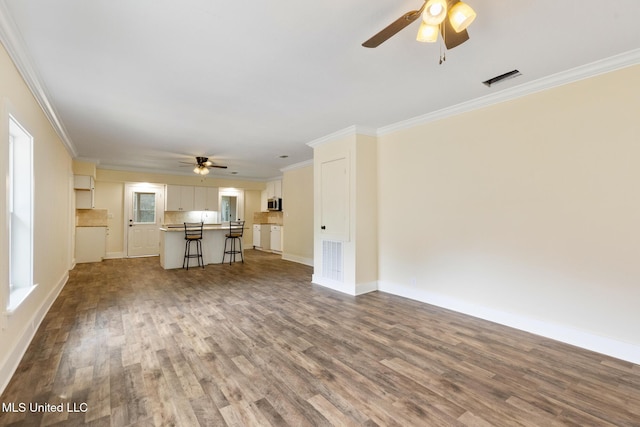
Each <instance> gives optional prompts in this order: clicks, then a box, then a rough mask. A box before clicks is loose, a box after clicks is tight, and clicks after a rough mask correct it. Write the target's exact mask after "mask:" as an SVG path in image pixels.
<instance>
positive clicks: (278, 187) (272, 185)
mask: <svg viewBox="0 0 640 427" xmlns="http://www.w3.org/2000/svg"><path fill="white" fill-rule="evenodd" d="M274 197H275V198H281V197H282V180H280V179H278V180H275V181H268V182H267V199H272V198H274Z"/></svg>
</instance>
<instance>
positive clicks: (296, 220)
mask: <svg viewBox="0 0 640 427" xmlns="http://www.w3.org/2000/svg"><path fill="white" fill-rule="evenodd" d="M282 200H283V207H284V212H283V214H282V216H283V226H284V231H283V233H284V237H283V242H282V244H283V248H282V258H284V259H287V260H290V261H296V262H300V263H302V264H306V265H313V164H309V165H307V166H304V167H300V168H296V169H291V170H287V171H285V172H284V174H283V176H282Z"/></svg>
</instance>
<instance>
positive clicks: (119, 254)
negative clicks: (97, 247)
mask: <svg viewBox="0 0 640 427" xmlns="http://www.w3.org/2000/svg"><path fill="white" fill-rule="evenodd" d="M125 257H126V255H125V253H124V252H107V254H106V255H105V257H104V259H120V258H125Z"/></svg>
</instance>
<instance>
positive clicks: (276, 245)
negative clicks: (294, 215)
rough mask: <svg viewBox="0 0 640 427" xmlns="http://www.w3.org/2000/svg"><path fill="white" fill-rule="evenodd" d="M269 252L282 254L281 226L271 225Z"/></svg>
mask: <svg viewBox="0 0 640 427" xmlns="http://www.w3.org/2000/svg"><path fill="white" fill-rule="evenodd" d="M270 227H271V236H270V237H271V238H270V241H271V250H272V251H273V252H282V226H281V225H271V226H270Z"/></svg>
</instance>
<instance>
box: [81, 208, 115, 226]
mask: <svg viewBox="0 0 640 427" xmlns="http://www.w3.org/2000/svg"><path fill="white" fill-rule="evenodd" d="M107 218H108V214H107V210H106V209H76V227H107Z"/></svg>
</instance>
